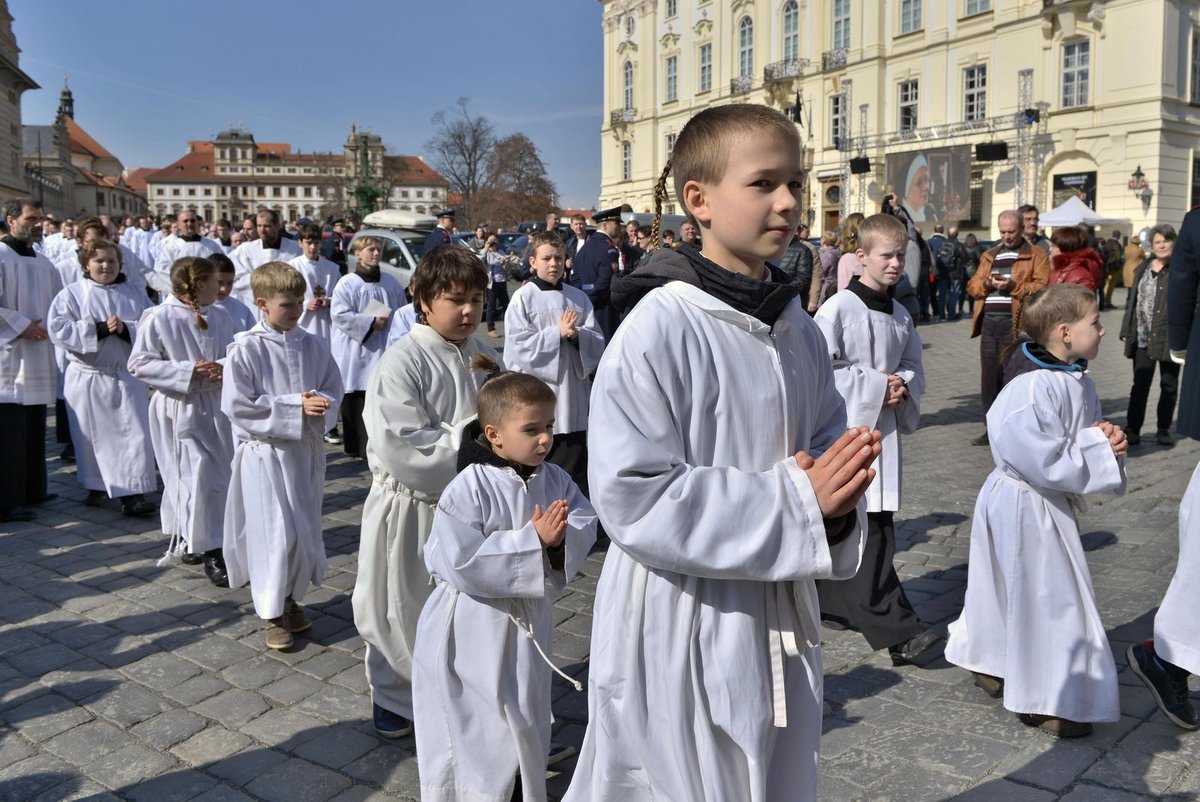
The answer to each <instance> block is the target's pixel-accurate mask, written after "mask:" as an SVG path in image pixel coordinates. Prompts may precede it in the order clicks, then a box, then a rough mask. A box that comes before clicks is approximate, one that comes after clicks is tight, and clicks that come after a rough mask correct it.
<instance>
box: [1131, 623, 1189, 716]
mask: <svg viewBox="0 0 1200 802" xmlns="http://www.w3.org/2000/svg"><path fill="white" fill-rule="evenodd" d="M1125 660H1126V661H1127V662H1128V663H1129V667H1130V668H1131V669H1133V673H1134V674H1135V675H1136V676H1137V678H1138V679H1140V680H1141V681H1142V683H1143V684H1144V685H1145V686H1146V688H1147V689H1148V690H1149V691H1150V695H1151V696H1153V697H1154V701H1155V703H1156V704H1157V705H1158V709H1159V710H1161V711H1162V712H1163V715H1164V716H1166V717H1167V718H1169V719H1170V720H1171V723H1172V724H1175V725H1177V726H1180V727H1183V728H1184V729H1185V730H1194V729H1196V709H1195V708H1194V707H1192V703H1191V702H1190V701H1188V686H1187V678H1188V674H1187V672H1186V671H1184V670H1183V669H1177V670H1176V671H1171V670H1170V669H1169V668H1167V666H1171V668H1175V666H1172V665H1171V664H1170V663H1166V664H1165V665H1164V661H1163V660H1162V658H1158V657H1155V655H1154V641H1152V640H1147V641H1143V642H1142V643H1135V644H1133V645H1131V646H1130V647H1129V648H1128V649H1126V650H1125Z"/></svg>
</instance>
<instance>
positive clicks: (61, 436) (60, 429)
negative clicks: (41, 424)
mask: <svg viewBox="0 0 1200 802" xmlns="http://www.w3.org/2000/svg"><path fill="white" fill-rule="evenodd" d="M54 441H55V442H56V443H66V444H68V445H70V443H71V424H70V417H69V415H68V414H67V402H66V401H64V400H63V399H61V398H58V399H55V401H54Z"/></svg>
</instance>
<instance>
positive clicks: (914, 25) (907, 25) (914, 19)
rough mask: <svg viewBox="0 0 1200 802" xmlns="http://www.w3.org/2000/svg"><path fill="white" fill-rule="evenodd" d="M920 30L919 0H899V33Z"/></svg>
mask: <svg viewBox="0 0 1200 802" xmlns="http://www.w3.org/2000/svg"><path fill="white" fill-rule="evenodd" d="M919 30H921V0H900V33H902V34H904V33H912V32H913V31H919Z"/></svg>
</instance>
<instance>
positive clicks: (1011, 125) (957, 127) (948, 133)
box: [847, 104, 1040, 152]
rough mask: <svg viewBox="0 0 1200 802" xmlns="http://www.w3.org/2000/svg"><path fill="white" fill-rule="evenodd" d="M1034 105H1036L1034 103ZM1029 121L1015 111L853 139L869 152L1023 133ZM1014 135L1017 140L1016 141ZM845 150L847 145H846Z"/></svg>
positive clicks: (1022, 114) (860, 148) (1021, 112)
mask: <svg viewBox="0 0 1200 802" xmlns="http://www.w3.org/2000/svg"><path fill="white" fill-rule="evenodd" d="M1039 105H1040V104H1039ZM1035 108H1036V107H1035ZM1031 127H1032V126H1031V124H1029V123H1027V122H1026V116H1025V111H1024V110H1021V111H1019V112H1017V113H1015V114H1000V115H997V116H995V117H988V118H987V119H983V120H969V121H963V122H954V123H943V124H942V125H930V126H926V127H924V128H914V129H912V130H910V131H895V132H891V133H884V134H874V135H872V136H864V137H859V138H858V139H857V140H856V143H855V144H857V146H858V148H859V150H861V151H863V152H869V151H873V150H878V149H879V148H886V147H890V146H892V145H916V144H919V143H922V142H942V141H945V140H951V139H959V138H961V137H970V136H975V135H977V134H983V133H986V134H998V133H1001V132H1004V131H1018V132H1021V131H1024V132H1025V133H1026V134H1027V135H1028V134H1029V129H1030V128H1031ZM1019 141H1020V140H1019V138H1018V144H1019ZM847 150H848V149H847Z"/></svg>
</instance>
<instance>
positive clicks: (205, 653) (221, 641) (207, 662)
mask: <svg viewBox="0 0 1200 802" xmlns="http://www.w3.org/2000/svg"><path fill="white" fill-rule="evenodd" d="M176 654H178V655H179V656H180V657H186V658H187V659H189V660H191V661H192V662H194V663H196V664H197V665H199V666H201V667H202V668H206V669H208V670H210V671H220V670H221V669H223V668H228V667H229V666H231V665H233V664H234V663H240V662H242V661H243V660H247V659H249V658H251V657H253V656H254V655H255V654H256V652H255V650H254V649H251V648H249V647H247V646H243V645H242V644H240V643H238V642H236V641H232V640H230V639H229V638H223V637H221V636H220V635H209V636H207V637H203V638H201V639H200V640H197V641H196V642H195V643H192V644H190V645H188V646H184V647H183V648H182V649H179V650H178V651H177V652H176Z"/></svg>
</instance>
